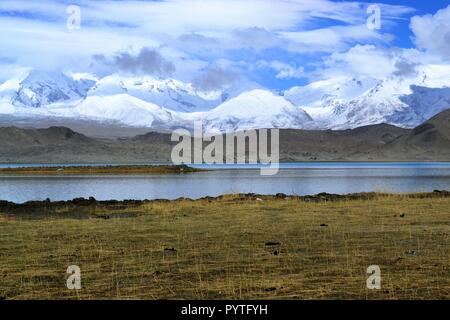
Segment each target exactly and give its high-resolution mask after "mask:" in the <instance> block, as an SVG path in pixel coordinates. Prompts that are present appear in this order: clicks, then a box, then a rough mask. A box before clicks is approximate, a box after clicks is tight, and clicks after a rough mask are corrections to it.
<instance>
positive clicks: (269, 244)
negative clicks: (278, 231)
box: [266, 241, 281, 246]
mask: <svg viewBox="0 0 450 320" xmlns="http://www.w3.org/2000/svg"><path fill="white" fill-rule="evenodd" d="M280 244H281V243H280V242H273V241H269V242H266V246H279V245H280Z"/></svg>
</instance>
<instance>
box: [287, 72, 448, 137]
mask: <svg viewBox="0 0 450 320" xmlns="http://www.w3.org/2000/svg"><path fill="white" fill-rule="evenodd" d="M449 74H450V68H448V67H446V66H441V67H439V68H436V66H428V67H424V68H422V69H421V70H419V71H418V72H417V74H416V75H415V76H414V77H409V78H402V77H395V76H391V77H389V78H387V79H381V80H378V79H372V78H361V79H355V78H334V79H328V80H325V81H318V82H314V83H311V84H309V85H307V86H304V87H294V88H291V89H290V90H287V91H286V92H285V94H284V95H285V97H286V98H287V99H288V100H290V101H292V102H293V103H295V104H296V105H297V106H299V107H301V108H302V109H304V110H305V111H306V112H307V113H308V114H309V115H310V116H311V117H312V118H313V120H314V122H315V123H316V125H317V126H318V127H319V128H326V129H347V128H355V127H358V126H363V125H371V124H378V123H389V124H393V125H397V126H400V127H414V126H417V125H419V124H421V123H422V122H424V121H425V120H427V119H429V118H431V117H432V116H434V115H436V114H437V113H439V112H441V111H443V110H445V109H448V108H450V77H449V76H448V75H449Z"/></svg>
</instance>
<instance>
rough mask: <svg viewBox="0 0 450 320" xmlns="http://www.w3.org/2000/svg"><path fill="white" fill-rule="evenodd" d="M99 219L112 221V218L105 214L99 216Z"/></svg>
mask: <svg viewBox="0 0 450 320" xmlns="http://www.w3.org/2000/svg"><path fill="white" fill-rule="evenodd" d="M97 219H104V220H108V219H111V216H108V215H105V214H101V215H98V216H97Z"/></svg>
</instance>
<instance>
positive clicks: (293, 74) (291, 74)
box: [254, 60, 305, 79]
mask: <svg viewBox="0 0 450 320" xmlns="http://www.w3.org/2000/svg"><path fill="white" fill-rule="evenodd" d="M254 67H255V68H258V69H264V68H270V69H273V70H275V71H277V74H276V76H275V77H276V78H277V79H290V78H304V77H305V70H304V68H303V67H302V66H293V65H290V64H288V63H285V62H282V61H278V60H272V61H266V60H259V61H257V62H256V63H255V66H254Z"/></svg>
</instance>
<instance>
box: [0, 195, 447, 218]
mask: <svg viewBox="0 0 450 320" xmlns="http://www.w3.org/2000/svg"><path fill="white" fill-rule="evenodd" d="M385 197H398V198H402V199H432V198H450V191H448V190H434V191H433V192H416V193H383V192H358V193H348V194H334V193H326V192H322V193H318V194H313V195H288V194H284V193H277V194H271V195H269V194H256V193H237V194H223V195H219V196H215V197H211V196H206V197H201V198H198V199H192V198H185V197H180V198H177V199H144V200H138V199H126V200H115V199H110V200H97V199H95V198H94V197H89V198H74V199H72V200H60V201H51V200H50V199H46V200H30V201H26V202H23V203H16V202H12V201H8V200H2V199H0V210H21V209H25V210H29V209H35V210H36V209H55V208H59V207H74V208H77V207H97V206H98V207H109V206H141V205H147V204H159V203H166V204H168V205H169V204H176V203H179V202H192V203H200V202H205V201H206V202H208V203H213V202H220V201H223V200H229V201H231V200H232V201H237V202H243V203H244V202H253V201H278V200H296V201H299V202H310V203H322V202H339V201H358V200H359V201H371V200H376V199H379V198H385ZM1 213H2V212H1V211H0V215H1Z"/></svg>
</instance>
